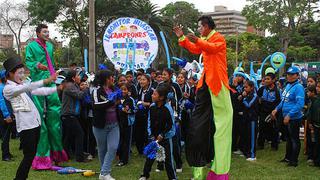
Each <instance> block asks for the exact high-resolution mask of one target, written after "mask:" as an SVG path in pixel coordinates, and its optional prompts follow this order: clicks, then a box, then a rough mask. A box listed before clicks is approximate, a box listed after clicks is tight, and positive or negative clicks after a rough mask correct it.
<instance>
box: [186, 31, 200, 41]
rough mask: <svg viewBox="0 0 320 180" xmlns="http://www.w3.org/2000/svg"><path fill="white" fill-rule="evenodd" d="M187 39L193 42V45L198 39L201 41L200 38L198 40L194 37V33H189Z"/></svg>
mask: <svg viewBox="0 0 320 180" xmlns="http://www.w3.org/2000/svg"><path fill="white" fill-rule="evenodd" d="M187 38H188V39H189V40H190V41H191V42H193V43H195V42H197V41H198V39H199V38H198V37H197V36H196V35H194V34H193V33H188V35H187Z"/></svg>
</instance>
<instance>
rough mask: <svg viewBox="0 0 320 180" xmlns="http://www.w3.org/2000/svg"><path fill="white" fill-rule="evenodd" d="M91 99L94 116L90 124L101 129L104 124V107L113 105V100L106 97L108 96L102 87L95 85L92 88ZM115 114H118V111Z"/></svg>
mask: <svg viewBox="0 0 320 180" xmlns="http://www.w3.org/2000/svg"><path fill="white" fill-rule="evenodd" d="M92 100H93V102H92V107H93V117H94V118H93V123H92V124H93V126H94V127H96V128H100V129H103V128H104V126H105V125H106V109H107V108H110V107H112V106H114V105H115V102H113V101H110V100H109V99H108V96H107V94H106V92H105V90H104V88H103V87H97V88H94V89H93V92H92ZM117 111H118V110H117ZM117 115H118V116H119V113H118V112H117ZM118 119H119V117H118Z"/></svg>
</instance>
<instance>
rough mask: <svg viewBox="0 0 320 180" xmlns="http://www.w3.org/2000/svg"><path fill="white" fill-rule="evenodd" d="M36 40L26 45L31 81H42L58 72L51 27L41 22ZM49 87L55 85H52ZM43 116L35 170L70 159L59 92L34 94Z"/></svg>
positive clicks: (35, 102) (33, 165) (34, 165)
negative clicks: (65, 148) (61, 117)
mask: <svg viewBox="0 0 320 180" xmlns="http://www.w3.org/2000/svg"><path fill="white" fill-rule="evenodd" d="M36 33H37V37H38V38H37V39H36V40H35V41H32V42H30V43H29V44H28V46H27V47H26V65H27V67H28V69H29V70H30V76H31V79H32V81H39V80H41V79H45V78H48V77H50V75H52V74H55V70H54V66H53V65H54V61H53V45H52V44H51V43H50V42H48V40H49V31H48V26H46V25H44V24H40V25H38V27H37V28H36ZM49 86H56V85H55V84H50V85H49ZM33 101H34V104H35V105H36V107H37V109H38V111H39V113H40V115H41V121H42V122H41V133H40V140H39V143H38V147H37V154H36V157H35V158H34V160H33V162H32V168H33V169H35V170H44V169H51V168H52V164H53V162H54V163H55V164H57V163H59V162H64V161H67V160H68V156H67V154H66V152H65V151H64V150H63V145H62V136H61V121H60V107H61V103H60V100H59V97H58V94H57V93H54V94H52V95H50V96H33Z"/></svg>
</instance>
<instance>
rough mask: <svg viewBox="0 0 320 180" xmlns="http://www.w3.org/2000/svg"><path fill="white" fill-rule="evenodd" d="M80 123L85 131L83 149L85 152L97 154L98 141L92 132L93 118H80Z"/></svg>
mask: <svg viewBox="0 0 320 180" xmlns="http://www.w3.org/2000/svg"><path fill="white" fill-rule="evenodd" d="M80 124H81V127H82V129H83V132H84V136H83V137H84V138H83V140H84V141H83V149H84V151H85V152H87V153H89V154H91V155H92V156H95V154H96V147H97V143H96V139H95V137H94V135H93V132H92V118H90V117H88V118H80Z"/></svg>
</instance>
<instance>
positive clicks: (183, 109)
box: [177, 73, 194, 141]
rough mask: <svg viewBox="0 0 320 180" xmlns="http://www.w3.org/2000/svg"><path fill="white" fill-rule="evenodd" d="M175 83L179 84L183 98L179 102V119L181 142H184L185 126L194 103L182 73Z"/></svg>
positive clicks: (192, 95)
mask: <svg viewBox="0 0 320 180" xmlns="http://www.w3.org/2000/svg"><path fill="white" fill-rule="evenodd" d="M177 83H178V84H179V86H180V88H181V90H182V93H183V98H182V99H181V100H180V102H179V104H180V113H179V114H180V118H181V140H182V141H185V137H186V131H187V125H188V124H189V120H190V116H191V111H192V105H193V103H194V94H193V91H192V90H191V87H190V86H189V85H188V83H187V82H186V76H185V74H183V73H179V74H178V77H177Z"/></svg>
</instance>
